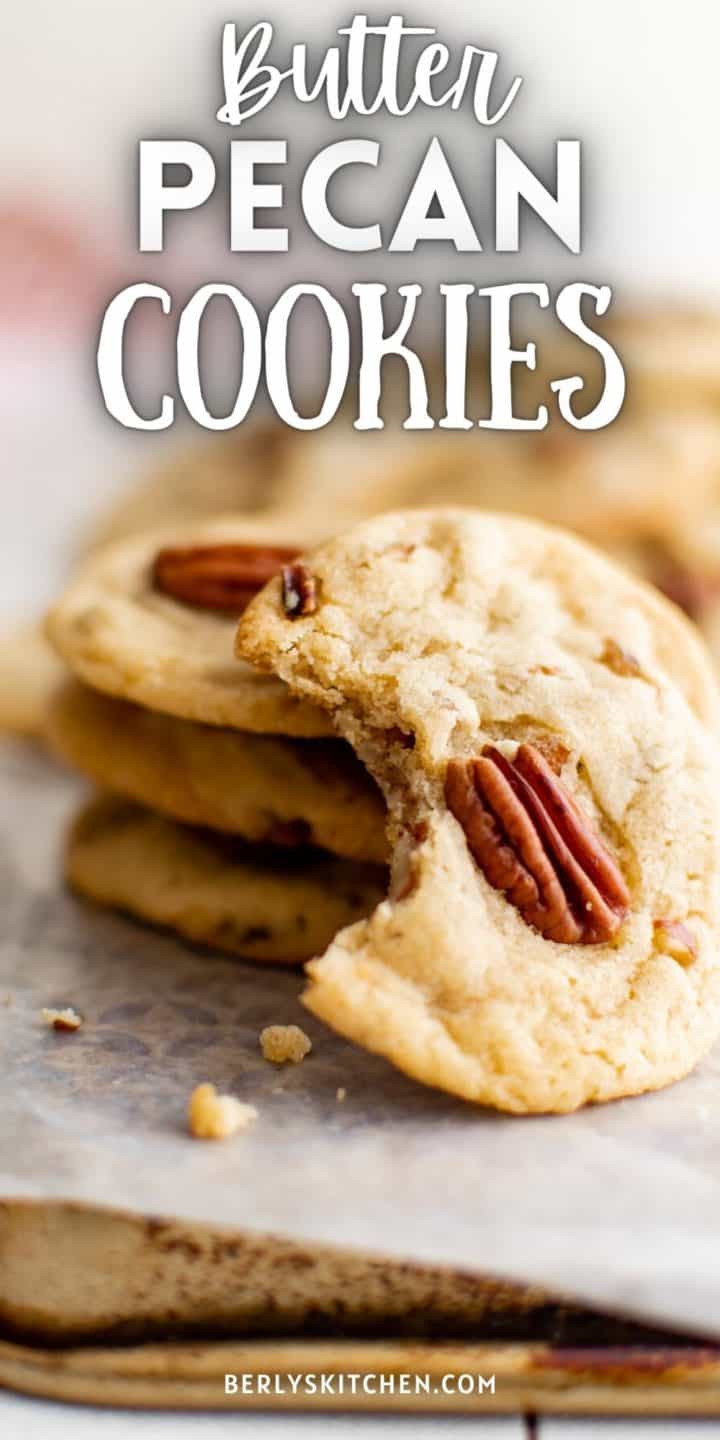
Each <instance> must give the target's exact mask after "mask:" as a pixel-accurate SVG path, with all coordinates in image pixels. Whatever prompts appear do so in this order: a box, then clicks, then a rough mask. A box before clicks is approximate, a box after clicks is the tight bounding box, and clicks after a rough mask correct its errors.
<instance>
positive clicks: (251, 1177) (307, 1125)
mask: <svg viewBox="0 0 720 1440" xmlns="http://www.w3.org/2000/svg"><path fill="white" fill-rule="evenodd" d="M82 793H83V790H82V787H81V786H80V785H79V784H77V782H75V781H74V780H72V779H71V778H70V777H69V776H67V775H65V774H64V773H63V772H61V771H60V770H59V769H56V768H55V767H54V766H53V765H52V764H51V762H50V761H49V760H46V759H45V758H44V757H43V756H42V755H40V754H37V753H34V752H33V751H31V750H29V749H23V748H22V747H16V746H13V745H11V744H10V743H3V744H2V745H1V746H0V917H1V918H0V925H1V929H2V944H1V950H0V1058H1V1062H2V1063H1V1071H2V1076H3V1079H2V1102H1V1103H0V1195H2V1196H4V1197H9V1196H45V1197H49V1196H55V1197H62V1198H64V1199H76V1200H82V1201H86V1202H92V1203H97V1204H102V1205H111V1206H116V1207H117V1206H120V1207H124V1208H129V1209H133V1210H138V1211H142V1212H146V1213H147V1212H152V1213H156V1214H158V1213H159V1214H166V1215H168V1216H178V1217H184V1218H188V1219H189V1218H192V1219H197V1220H203V1221H207V1222H210V1223H215V1224H225V1223H227V1224H232V1225H233V1226H237V1227H243V1228H247V1229H250V1230H260V1231H264V1232H271V1233H273V1232H274V1233H278V1234H283V1235H287V1236H291V1237H293V1238H297V1239H306V1240H316V1241H324V1242H328V1243H333V1244H341V1245H343V1246H354V1247H357V1248H361V1249H365V1250H371V1251H374V1252H380V1253H387V1254H392V1255H393V1256H396V1257H403V1258H416V1259H418V1260H425V1261H436V1262H448V1263H452V1264H457V1265H461V1266H463V1267H466V1268H471V1269H475V1268H476V1269H477V1270H478V1271H484V1272H489V1273H494V1274H499V1275H503V1276H506V1277H508V1278H516V1279H519V1280H525V1281H536V1282H538V1283H540V1284H543V1285H545V1286H547V1287H548V1288H549V1289H551V1290H556V1291H561V1292H562V1291H565V1292H567V1293H569V1294H572V1295H574V1296H577V1297H578V1298H580V1299H584V1300H586V1301H590V1302H595V1303H600V1304H602V1305H605V1306H607V1307H608V1308H618V1309H623V1310H626V1311H629V1312H631V1313H636V1314H638V1315H641V1316H648V1317H653V1318H656V1319H662V1320H666V1321H672V1322H673V1323H675V1324H679V1325H681V1324H688V1325H691V1326H700V1327H701V1328H702V1329H703V1330H704V1331H705V1332H706V1333H714V1332H717V1334H718V1335H720V1244H718V1217H719V1216H720V1056H718V1055H716V1056H715V1057H714V1058H712V1059H711V1060H709V1061H708V1062H706V1063H705V1064H704V1065H703V1066H702V1067H701V1068H700V1069H699V1070H698V1071H697V1072H696V1073H695V1075H693V1076H692V1077H691V1078H690V1079H689V1080H687V1081H685V1082H684V1083H682V1084H680V1085H677V1086H675V1087H674V1088H672V1089H670V1090H666V1091H664V1092H661V1093H660V1094H657V1095H652V1096H647V1097H644V1098H642V1099H638V1100H630V1101H624V1102H621V1103H619V1104H614V1105H607V1106H603V1107H599V1108H597V1109H588V1110H585V1111H583V1112H581V1113H580V1114H577V1115H574V1116H569V1117H561V1118H547V1119H545V1118H541V1119H537V1118H533V1119H514V1118H503V1117H500V1116H497V1115H494V1114H489V1113H486V1112H483V1111H481V1110H478V1109H476V1108H475V1107H472V1106H470V1105H465V1104H463V1103H460V1102H455V1101H453V1100H452V1099H450V1098H448V1097H446V1096H443V1095H441V1094H439V1093H436V1092H433V1091H431V1090H427V1089H425V1088H423V1087H421V1086H419V1085H416V1084H414V1083H412V1082H411V1081H409V1080H406V1079H404V1078H403V1077H402V1076H401V1075H399V1074H398V1073H397V1072H395V1071H394V1070H393V1069H392V1068H391V1067H390V1066H389V1065H387V1064H386V1063H385V1062H384V1061H382V1060H380V1059H377V1058H375V1057H373V1056H370V1055H366V1054H364V1053H363V1052H362V1051H360V1050H356V1049H354V1048H352V1047H351V1046H350V1045H348V1044H346V1043H345V1042H344V1041H342V1040H340V1039H339V1038H337V1037H336V1036H334V1035H333V1034H332V1033H331V1032H330V1031H328V1030H326V1029H324V1028H323V1027H322V1026H321V1025H320V1024H319V1023H318V1022H316V1021H314V1020H313V1018H312V1017H311V1016H309V1015H307V1014H306V1012H304V1011H303V1010H302V1007H301V1006H300V1005H299V1003H298V994H299V991H300V989H301V985H302V981H301V978H300V976H298V975H297V974H295V973H293V972H290V971H283V970H276V969H263V968H261V967H256V966H251V965H247V964H243V963H241V962H237V961H232V960H224V959H218V958H215V957H213V956H210V955H208V954H205V953H201V952H199V951H193V950H192V949H190V948H189V947H187V946H184V945H181V944H180V943H176V942H175V941H174V940H172V939H171V938H168V937H166V936H162V935H159V934H156V933H154V932H152V931H151V930H149V929H145V928H144V927H142V926H140V925H136V924H134V923H133V922H131V921H129V920H125V919H122V918H121V917H119V916H115V915H108V914H107V913H104V912H102V911H100V910H96V909H94V908H93V907H91V906H88V905H87V904H84V903H82V902H80V901H77V900H74V899H73V898H71V897H70V896H69V895H67V894H65V893H63V890H62V886H61V882H60V878H59V851H60V841H61V835H62V829H63V826H64V823H65V821H66V819H67V818H68V816H69V815H70V814H71V813H72V811H73V809H74V806H75V804H76V803H77V800H78V799H79V798H80V796H81V795H82ZM65 1004H72V1005H74V1006H75V1007H76V1008H77V1009H78V1010H79V1011H80V1012H81V1013H82V1014H83V1016H84V1017H85V1024H84V1026H83V1028H82V1029H81V1030H80V1031H78V1032H76V1033H75V1034H70V1035H65V1034H56V1033H55V1032H53V1031H51V1030H49V1029H48V1028H47V1027H46V1026H44V1025H43V1024H42V1022H41V1020H40V1010H41V1007H42V1006H44V1005H50V1006H53V1005H59V1006H62V1005H65ZM289 1021H296V1022H299V1023H300V1024H302V1025H303V1027H304V1028H305V1029H306V1030H307V1032H308V1033H309V1034H310V1035H311V1037H312V1040H313V1045H314V1049H313V1053H312V1055H311V1056H310V1057H309V1059H308V1060H307V1061H305V1063H304V1064H302V1065H300V1066H297V1067H288V1068H285V1069H282V1070H276V1069H275V1068H274V1067H272V1066H270V1065H268V1064H267V1063H266V1062H264V1061H263V1060H262V1058H261V1056H260V1051H259V1046H258V1033H259V1031H260V1029H261V1028H262V1027H263V1025H266V1024H269V1023H274V1022H289ZM206 1079H209V1080H212V1081H213V1082H214V1083H215V1084H216V1085H218V1086H219V1087H221V1088H222V1089H224V1090H229V1091H231V1092H232V1093H233V1094H236V1095H239V1096H241V1097H243V1098H245V1099H247V1100H250V1101H252V1102H253V1104H255V1105H256V1106H257V1108H258V1110H259V1112H260V1113H259V1120H258V1123H257V1125H256V1126H255V1127H254V1129H252V1130H250V1131H248V1132H246V1133H245V1134H243V1135H241V1136H239V1137H237V1138H235V1139H234V1140H232V1141H230V1142H226V1143H223V1144H212V1143H202V1142H198V1141H193V1140H192V1139H191V1138H190V1137H189V1136H188V1135H187V1133H186V1130H185V1108H186V1102H187V1098H188V1095H189V1093H190V1091H191V1089H192V1087H193V1086H194V1085H195V1084H196V1083H197V1082H199V1081H201V1080H206ZM338 1086H343V1087H345V1089H346V1091H347V1098H346V1100H345V1102H344V1103H338V1101H337V1099H336V1090H337V1088H338Z"/></svg>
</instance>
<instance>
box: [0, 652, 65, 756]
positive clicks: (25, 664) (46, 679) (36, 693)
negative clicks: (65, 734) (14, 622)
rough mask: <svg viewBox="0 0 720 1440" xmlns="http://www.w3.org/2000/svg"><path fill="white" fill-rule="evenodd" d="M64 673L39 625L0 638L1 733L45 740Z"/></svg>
mask: <svg viewBox="0 0 720 1440" xmlns="http://www.w3.org/2000/svg"><path fill="white" fill-rule="evenodd" d="M62 673H63V666H62V665H61V664H60V661H59V660H58V658H57V656H56V655H55V653H54V652H53V650H52V648H51V647H50V645H48V642H47V640H46V639H45V637H44V635H43V633H42V629H41V627H40V626H39V625H23V626H21V627H20V628H18V629H17V630H12V631H9V632H8V633H7V634H5V635H2V636H0V731H3V730H7V731H9V732H10V733H11V734H14V735H23V736H26V737H27V738H28V739H32V740H38V739H42V738H43V736H44V732H45V718H46V713H47V706H48V702H49V699H50V696H51V695H52V693H53V691H54V690H55V687H56V686H57V683H58V680H59V678H60V676H61V675H62Z"/></svg>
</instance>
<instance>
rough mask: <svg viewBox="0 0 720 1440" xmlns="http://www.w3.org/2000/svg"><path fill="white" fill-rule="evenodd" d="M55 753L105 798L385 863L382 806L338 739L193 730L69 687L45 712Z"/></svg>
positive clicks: (186, 723)
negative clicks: (105, 792)
mask: <svg viewBox="0 0 720 1440" xmlns="http://www.w3.org/2000/svg"><path fill="white" fill-rule="evenodd" d="M47 729H48V737H49V740H50V743H51V744H52V745H53V747H54V749H55V750H56V751H57V752H58V753H59V755H60V756H62V758H63V759H65V760H67V761H68V762H69V763H70V764H71V765H73V766H75V767H76V768H77V769H78V770H81V771H82V772H83V774H84V775H87V776H89V778H90V779H91V780H93V781H94V782H95V784H96V785H98V786H99V787H100V788H101V789H103V790H110V791H113V792H114V793H115V794H118V795H124V796H126V797H127V798H128V799H131V800H136V801H137V802H138V803H139V804H141V805H146V806H147V807H148V808H149V809H150V810H159V811H160V812H161V813H162V814H165V815H169V816H170V817H172V818H173V819H176V820H183V821H185V822H186V823H187V824H190V825H202V826H206V827H208V828H209V829H212V830H221V831H226V832H229V833H232V834H236V835H242V836H243V837H244V838H245V839H247V840H256V841H260V842H265V843H268V844H275V845H278V844H279V845H290V846H299V845H302V846H307V845H312V846H319V847H322V848H324V849H326V850H329V851H332V852H333V854H336V855H344V856H347V857H349V858H351V859H355V860H369V861H375V862H376V863H378V864H382V863H383V862H384V861H385V859H386V856H387V842H386V840H385V807H384V805H383V801H382V797H381V795H380V792H379V790H378V789H377V787H376V786H375V785H374V784H373V782H372V781H371V780H370V778H369V776H368V774H367V771H366V770H365V769H364V768H363V766H362V765H360V764H359V762H358V761H357V759H356V758H355V756H354V754H353V752H352V750H351V749H350V747H349V746H348V745H345V744H344V743H343V742H342V741H339V740H288V739H285V738H284V737H282V736H269V735H251V734H249V733H247V732H245V731H242V730H229V729H227V728H224V727H221V726H214V725H200V724H198V723H197V722H196V721H192V720H178V719H176V718H175V717H174V716H170V715H161V714H159V713H158V712H157V711H153V710H146V709H144V708H143V707H142V706H139V705H133V704H131V703H130V702H129V701H126V700H114V699H112V698H111V697H110V696H107V695H102V694H100V692H99V691H97V690H91V689H90V688H89V686H87V685H82V684H81V683H80V682H79V681H73V680H70V681H68V682H67V683H66V684H64V685H62V686H61V687H60V688H59V689H58V690H57V691H56V693H55V695H54V696H53V698H52V701H51V703H50V706H49V712H48V721H47Z"/></svg>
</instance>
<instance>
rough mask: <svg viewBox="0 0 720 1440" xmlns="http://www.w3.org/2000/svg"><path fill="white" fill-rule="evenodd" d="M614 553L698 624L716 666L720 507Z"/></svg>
mask: <svg viewBox="0 0 720 1440" xmlns="http://www.w3.org/2000/svg"><path fill="white" fill-rule="evenodd" d="M614 554H615V555H616V558H617V559H618V560H620V561H621V562H622V563H623V564H625V565H627V566H628V568H629V569H631V570H633V571H634V572H635V573H636V574H638V575H641V576H642V577H643V578H644V579H645V580H648V581H649V582H650V584H652V585H656V586H657V588H658V589H659V590H661V591H662V592H663V594H664V595H667V596H668V598H669V599H670V600H673V601H674V602H675V604H676V605H679V606H680V608H681V609H682V610H684V611H685V614H686V615H688V616H689V618H690V619H691V620H693V621H694V622H695V624H696V625H698V626H699V628H700V630H701V632H702V634H703V636H704V639H705V641H706V643H707V645H708V648H709V650H710V653H711V655H712V657H713V660H714V661H715V665H716V666H717V667H718V668H720V507H718V504H717V499H716V500H715V501H714V503H713V504H712V505H711V506H709V507H708V510H707V512H706V513H705V514H704V515H703V517H702V518H701V519H697V520H695V521H691V522H685V523H681V524H678V525H677V526H676V528H675V530H674V531H673V532H672V534H668V535H664V536H658V535H652V534H645V535H642V534H640V535H637V536H635V537H634V538H633V539H629V540H627V541H626V542H625V544H624V545H622V546H616V547H615V549H614Z"/></svg>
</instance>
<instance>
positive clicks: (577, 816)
mask: <svg viewBox="0 0 720 1440" xmlns="http://www.w3.org/2000/svg"><path fill="white" fill-rule="evenodd" d="M445 798H446V801H447V805H448V808H449V809H450V811H451V812H452V814H453V815H454V816H455V818H456V819H457V820H458V821H459V823H460V824H461V825H462V828H463V830H464V832H465V836H466V839H467V843H468V847H469V849H470V853H471V854H472V856H473V858H474V860H475V861H476V862H477V864H478V865H479V867H480V869H481V870H482V872H483V874H484V876H485V878H486V880H487V881H488V883H489V884H490V885H492V886H493V888H494V889H495V890H502V891H503V892H504V893H505V895H506V896H507V899H508V900H509V901H510V903H511V904H512V905H515V906H516V908H517V909H518V910H519V911H520V914H521V915H522V917H523V920H525V922H526V924H528V925H530V926H532V928H533V929H535V930H538V931H539V932H540V934H541V935H543V936H544V937H545V938H546V939H547V940H555V941H557V942H559V943H561V944H568V945H569V944H583V945H599V944H603V943H605V942H606V941H608V940H610V939H611V938H612V936H613V935H615V934H616V932H617V930H618V929H619V927H620V925H621V924H622V921H623V919H624V917H625V914H626V912H627V909H628V906H629V903H630V895H629V892H628V888H627V885H626V884H625V881H624V879H623V876H622V873H621V871H620V869H619V867H618V865H617V864H616V862H615V860H614V859H613V857H612V856H611V855H610V853H609V851H608V850H607V849H606V847H605V845H604V843H603V841H602V840H601V839H600V836H599V835H598V834H597V831H596V830H595V829H594V827H593V825H592V824H591V822H590V821H589V820H588V818H587V817H586V816H585V815H583V814H582V812H581V811H580V810H579V808H578V807H577V805H575V803H574V802H573V801H572V800H571V798H570V796H569V795H568V793H567V791H566V789H565V787H564V785H563V784H562V782H561V780H560V779H559V778H558V776H557V775H556V774H555V773H554V772H553V770H552V769H551V767H550V765H548V763H547V761H546V760H545V759H544V758H543V756H542V755H541V754H540V753H539V751H538V750H537V749H536V748H535V746H533V745H520V746H519V748H518V750H517V753H516V755H515V758H514V759H513V760H509V759H508V758H507V757H506V756H505V755H502V754H501V752H500V751H499V750H497V749H496V748H495V746H493V745H486V746H485V747H484V749H483V751H482V754H481V755H480V756H479V757H473V758H472V759H470V760H451V761H450V763H449V764H448V767H447V771H446V776H445Z"/></svg>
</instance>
